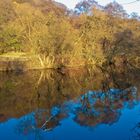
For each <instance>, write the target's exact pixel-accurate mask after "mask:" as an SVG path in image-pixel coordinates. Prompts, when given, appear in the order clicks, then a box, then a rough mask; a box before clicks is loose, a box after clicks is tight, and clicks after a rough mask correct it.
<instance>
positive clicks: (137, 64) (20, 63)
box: [0, 52, 140, 71]
mask: <svg viewBox="0 0 140 140" xmlns="http://www.w3.org/2000/svg"><path fill="white" fill-rule="evenodd" d="M43 61H44V62H41V60H40V59H39V57H38V56H37V55H34V54H27V53H15V52H12V53H6V54H2V55H0V71H28V70H40V69H59V70H62V71H63V69H67V68H79V67H84V66H87V65H92V67H96V65H98V64H96V63H92V64H91V63H90V62H89V63H88V62H86V60H80V59H79V60H78V59H77V60H75V62H72V63H71V64H70V63H68V62H63V63H62V62H59V60H58V59H56V60H54V62H53V63H51V59H50V60H48V59H46V60H43ZM42 63H43V64H42ZM127 63H128V64H129V65H130V66H131V67H134V68H138V69H139V68H140V57H134V56H131V57H128V58H125V57H124V56H117V57H114V60H113V61H112V62H111V63H110V62H109V63H106V64H105V65H107V66H108V65H113V66H117V67H118V66H119V67H121V66H123V65H126V64H127ZM99 65H100V66H101V67H104V64H103V65H101V64H99ZM105 67H106V66H105Z"/></svg>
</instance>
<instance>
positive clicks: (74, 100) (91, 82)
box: [0, 68, 140, 139]
mask: <svg viewBox="0 0 140 140" xmlns="http://www.w3.org/2000/svg"><path fill="white" fill-rule="evenodd" d="M139 73H140V72H139V71H137V70H130V69H117V70H114V69H112V68H109V69H106V70H103V71H102V70H100V69H97V70H94V71H93V70H91V69H87V68H80V69H76V70H73V69H71V70H70V69H69V70H66V72H65V73H64V74H60V73H59V72H57V71H54V70H47V71H30V72H24V73H14V72H12V73H10V72H9V73H0V123H1V124H2V123H5V122H7V121H8V120H9V119H11V118H17V119H19V121H18V123H17V124H16V127H15V128H14V129H15V131H16V133H18V134H23V135H29V134H30V133H35V134H36V135H37V137H38V139H41V137H42V136H41V133H42V131H53V130H54V128H56V127H58V126H59V125H60V124H61V121H63V120H65V119H66V118H69V117H72V119H73V121H74V122H75V123H76V124H78V125H80V126H83V127H89V128H90V127H95V126H97V125H100V124H108V125H111V124H113V123H115V122H117V121H118V120H119V118H120V116H121V110H123V109H124V108H128V109H132V108H133V107H134V106H135V105H137V104H138V103H139V93H138V91H139V89H140V83H139V80H140V78H139ZM137 126H139V125H137ZM136 128H137V130H138V127H135V128H134V129H133V130H135V131H136ZM139 133H140V131H139ZM139 133H137V134H139ZM139 135H140V134H139Z"/></svg>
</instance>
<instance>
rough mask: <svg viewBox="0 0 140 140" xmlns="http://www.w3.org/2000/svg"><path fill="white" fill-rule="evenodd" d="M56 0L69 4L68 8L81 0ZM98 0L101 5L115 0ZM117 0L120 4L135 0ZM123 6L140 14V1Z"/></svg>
mask: <svg viewBox="0 0 140 140" xmlns="http://www.w3.org/2000/svg"><path fill="white" fill-rule="evenodd" d="M56 1H58V2H61V3H64V4H65V5H67V7H68V8H70V9H72V8H74V6H75V4H76V3H77V2H79V1H80V0H56ZM96 1H97V2H98V3H99V4H101V5H106V4H107V3H109V2H112V1H114V0H96ZM116 1H117V2H118V3H120V4H124V3H129V2H132V1H135V0H116ZM123 7H124V9H125V10H126V11H127V12H128V13H131V12H137V13H139V15H140V1H138V2H135V3H132V4H125V5H123Z"/></svg>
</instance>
